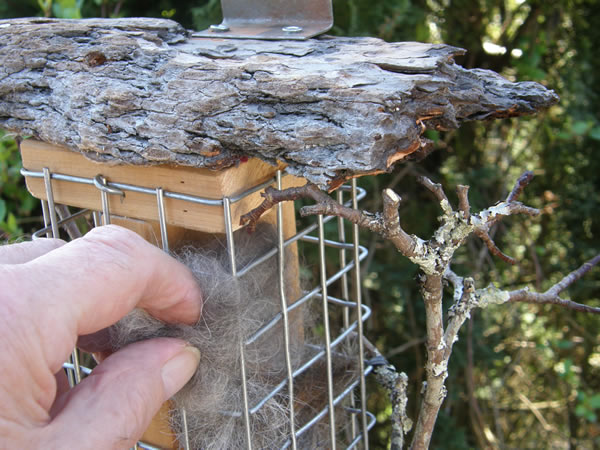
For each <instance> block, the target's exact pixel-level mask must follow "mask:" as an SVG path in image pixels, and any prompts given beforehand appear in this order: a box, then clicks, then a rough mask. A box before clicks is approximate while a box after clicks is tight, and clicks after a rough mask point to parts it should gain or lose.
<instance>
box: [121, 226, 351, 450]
mask: <svg viewBox="0 0 600 450" xmlns="http://www.w3.org/2000/svg"><path fill="white" fill-rule="evenodd" d="M235 243H236V245H235V248H236V265H237V268H238V270H241V269H243V268H244V267H245V266H247V265H248V264H250V263H251V262H252V261H254V260H255V259H257V258H258V257H260V256H261V255H263V254H264V253H266V252H267V251H269V250H270V249H272V248H274V247H275V245H276V244H275V243H276V235H275V231H274V230H273V228H272V227H270V226H261V227H259V228H258V229H257V231H256V232H255V233H253V234H248V233H247V232H245V230H241V232H239V233H236V237H235ZM174 256H176V257H177V258H178V259H179V260H180V261H182V262H183V263H184V264H186V265H187V266H188V267H189V268H190V269H191V270H192V272H193V274H194V275H195V277H196V279H197V281H198V283H199V285H200V286H201V289H202V292H203V295H204V305H203V309H202V316H201V318H200V320H199V322H198V323H196V324H195V325H193V326H190V325H184V324H176V325H173V324H166V323H164V322H161V321H159V320H157V319H155V318H153V317H151V316H150V315H149V314H147V313H146V312H144V311H142V310H134V311H133V312H131V313H130V314H129V315H127V316H126V317H125V318H123V319H122V320H121V321H119V322H118V323H117V324H116V325H114V326H113V327H111V329H110V336H111V344H112V347H113V350H118V349H119V348H122V347H124V346H126V345H128V344H130V343H132V342H136V341H140V340H143V339H149V338H153V337H160V336H168V337H177V338H181V339H184V340H186V341H187V342H189V343H190V344H191V345H194V346H196V347H197V348H198V349H199V350H200V352H201V362H200V366H199V368H198V371H197V373H196V374H195V375H194V377H193V378H192V380H190V382H189V383H188V384H187V385H186V386H185V387H184V389H182V390H181V391H180V392H179V393H178V394H177V395H175V397H173V399H172V405H173V407H174V409H173V411H172V412H171V420H172V428H173V430H174V431H175V432H176V434H178V436H179V437H181V433H182V432H183V431H182V428H183V427H182V424H181V420H180V414H179V411H180V410H181V409H182V408H184V409H185V411H186V417H187V425H188V430H189V433H188V436H189V441H190V445H191V447H192V448H194V449H202V450H211V449H238V448H239V449H241V448H246V431H245V425H244V422H243V418H242V414H241V412H242V411H243V397H242V378H241V365H240V360H241V346H240V343H241V342H245V341H247V340H248V339H249V338H250V337H251V336H253V335H254V334H255V333H256V331H257V330H259V329H260V328H261V327H262V326H264V325H265V324H266V323H269V322H270V321H271V320H272V319H273V318H274V317H276V316H277V315H278V314H280V312H281V301H280V293H279V283H278V267H277V260H278V258H277V255H275V256H273V257H271V258H269V259H268V260H266V261H265V262H263V263H261V264H259V265H258V266H257V267H256V268H254V269H252V270H250V271H249V272H248V273H247V274H245V275H244V276H241V277H234V276H232V275H231V267H230V263H229V257H228V254H227V249H226V245H225V243H224V242H223V240H220V239H215V240H214V241H213V242H212V243H211V244H210V245H208V246H205V247H202V248H198V247H196V246H194V245H186V246H184V247H182V248H181V249H179V250H178V251H176V252H175V255H174ZM291 257H292V256H291V255H287V256H286V258H287V260H288V261H290V258H291ZM286 266H290V267H291V265H290V264H286ZM295 273H296V271H293V270H287V271H286V274H285V276H286V277H288V278H289V277H290V276H296V275H294V274H295ZM289 281H290V283H289V285H290V286H292V285H293V280H289ZM287 291H288V294H291V292H289V291H290V289H287ZM310 309H311V308H297V309H295V310H294V311H291V312H290V314H289V318H290V327H289V328H290V330H291V331H290V354H291V360H292V366H293V368H294V370H296V369H297V368H299V367H301V366H302V365H303V364H304V363H305V362H306V361H308V360H310V359H311V358H312V357H313V356H314V355H316V354H317V353H318V352H320V351H322V350H323V347H322V345H320V344H319V343H318V339H317V338H315V337H314V336H313V335H312V333H311V332H310V330H311V329H313V328H315V327H313V325H314V324H315V323H316V321H318V320H319V319H318V317H317V316H316V315H311V314H310V313H309V310H310ZM317 328H318V327H317ZM283 343H284V339H283V327H282V324H281V321H279V322H278V323H277V325H275V326H273V327H272V328H271V329H270V330H268V331H266V332H264V333H263V334H262V335H261V337H260V338H258V339H257V340H256V341H255V342H254V343H252V344H250V345H246V346H244V358H245V361H246V379H247V389H248V403H249V405H250V408H252V407H254V406H255V405H257V404H258V403H259V402H260V401H262V400H263V399H264V398H265V397H266V396H267V395H268V394H269V393H270V392H272V390H273V389H274V388H275V387H276V386H277V385H279V384H280V383H281V382H282V381H284V380H286V377H287V372H286V361H285V353H284V344H283ZM339 347H342V346H339ZM344 348H345V347H344ZM334 355H335V358H334V365H333V366H334V367H333V371H334V379H335V386H336V389H335V391H336V393H338V392H341V391H342V390H343V389H344V388H345V387H346V386H347V385H348V384H349V383H350V382H352V381H353V379H355V377H356V376H357V370H356V362H355V356H354V355H352V349H350V350H348V349H346V350H344V349H343V348H337V347H336V349H335V353H334ZM294 392H295V393H294V397H295V399H294V408H295V422H296V430H297V429H298V428H299V427H301V426H302V425H304V423H306V422H307V421H308V420H310V419H311V418H312V417H313V416H314V415H315V414H316V413H318V412H319V411H320V410H322V409H323V408H324V407H325V406H326V405H327V394H326V392H327V382H326V363H325V357H321V358H320V359H319V360H318V361H317V362H316V363H315V364H314V365H313V366H312V367H311V368H309V369H308V370H306V371H305V372H304V373H302V374H301V375H299V376H298V377H297V378H295V380H294ZM346 415H347V414H345V411H343V408H336V422H337V423H338V427H337V431H336V433H337V434H339V435H340V436H342V435H344V430H343V428H344V426H345V425H347V423H348V419H347V418H345V416H346ZM289 419H290V413H289V396H288V388H287V386H285V387H284V388H283V389H281V390H280V391H279V392H278V393H277V394H276V395H274V396H272V397H271V398H270V399H268V400H267V401H266V402H265V403H264V405H263V406H262V407H261V408H259V409H258V411H256V412H255V413H254V414H251V416H250V426H251V431H252V433H251V435H252V441H253V442H252V444H253V448H260V449H274V448H280V447H281V446H282V445H283V444H284V443H285V442H286V441H287V440H288V438H289V432H290V429H289ZM327 425H328V422H327V415H325V417H324V419H322V420H321V421H320V422H319V423H318V424H317V425H316V426H314V427H312V428H311V429H310V430H309V431H308V432H306V433H304V434H303V435H302V436H301V437H299V438H298V444H299V447H300V448H327V447H329V432H328V428H327ZM179 440H180V442H182V440H181V439H179Z"/></svg>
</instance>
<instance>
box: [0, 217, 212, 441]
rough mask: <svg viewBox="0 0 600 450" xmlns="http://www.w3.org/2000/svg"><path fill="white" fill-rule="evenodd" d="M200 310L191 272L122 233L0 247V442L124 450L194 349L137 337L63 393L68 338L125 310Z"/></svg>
mask: <svg viewBox="0 0 600 450" xmlns="http://www.w3.org/2000/svg"><path fill="white" fill-rule="evenodd" d="M201 306H202V303H201V294H200V291H199V287H198V285H197V283H196V282H195V280H194V278H193V276H192V274H191V272H190V271H189V270H188V269H187V268H186V267H185V266H183V265H182V264H181V263H179V262H177V261H176V260H174V259H173V258H171V257H169V256H168V255H167V254H165V253H164V252H162V251H161V250H159V249H158V248H156V247H154V246H152V245H150V244H148V243H147V242H146V241H144V240H143V239H142V238H141V237H139V236H138V235H137V234H135V233H133V232H131V231H128V230H126V229H124V228H120V227H117V226H113V225H109V226H105V227H100V228H95V229H93V230H92V231H90V232H89V233H88V234H87V235H86V236H85V237H83V238H80V239H76V240H74V241H72V242H70V243H68V244H65V243H64V242H63V241H61V240H58V239H43V240H38V241H34V242H26V243H22V244H15V245H8V246H1V247H0V342H1V343H2V346H1V347H0V349H1V351H0V436H1V438H0V439H1V440H2V445H0V447H2V448H50V449H53V448H95V449H105V448H130V447H132V446H133V444H134V443H135V442H136V441H137V440H138V439H139V437H140V436H141V435H142V433H143V432H144V431H145V429H146V428H147V427H148V424H149V423H150V420H151V419H152V417H153V416H154V414H155V413H156V412H157V411H158V409H159V408H160V406H161V404H162V403H163V402H165V401H166V400H167V399H169V398H170V397H171V396H172V395H173V394H175V393H176V392H177V391H178V390H179V389H181V388H182V387H183V386H184V385H185V383H186V382H187V381H188V380H189V379H190V378H191V376H192V375H193V373H194V372H195V370H196V367H197V365H198V362H199V360H200V354H199V352H198V350H197V349H195V348H192V347H189V346H187V345H186V343H185V342H183V341H181V340H178V339H171V338H158V339H151V340H148V341H144V342H138V343H136V344H132V345H130V346H128V347H125V348H123V349H121V350H119V351H118V352H116V353H114V354H112V355H111V356H109V357H108V358H107V359H106V360H104V361H103V362H102V363H100V364H99V365H98V366H97V367H96V368H95V369H94V370H93V372H92V374H91V375H89V376H88V377H87V378H85V379H84V380H83V381H82V382H81V384H79V385H77V386H76V387H75V388H74V389H72V390H68V386H67V385H66V382H65V374H64V370H63V369H62V364H63V362H64V361H65V360H66V359H67V357H68V355H69V354H70V353H71V351H72V349H73V348H74V346H75V344H76V342H77V339H78V337H79V336H83V335H89V334H92V333H95V332H98V331H99V330H102V329H104V328H106V327H108V326H110V325H112V324H114V323H115V322H117V321H118V320H119V319H120V318H121V317H123V316H124V315H125V314H127V313H128V312H129V311H131V310H132V309H133V308H134V307H139V308H143V309H145V310H146V311H148V312H149V313H150V314H152V315H153V316H155V317H157V318H159V319H162V320H164V321H167V322H184V323H195V322H196V321H197V320H198V319H199V316H200V312H201Z"/></svg>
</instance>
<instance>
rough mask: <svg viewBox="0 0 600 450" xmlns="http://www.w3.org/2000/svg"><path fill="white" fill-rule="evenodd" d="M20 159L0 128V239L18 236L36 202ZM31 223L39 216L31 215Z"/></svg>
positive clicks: (11, 141) (37, 222)
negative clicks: (22, 174) (22, 175)
mask: <svg viewBox="0 0 600 450" xmlns="http://www.w3.org/2000/svg"><path fill="white" fill-rule="evenodd" d="M20 170H21V159H20V156H19V151H18V149H17V145H16V144H15V141H14V140H12V139H9V138H7V137H6V136H5V135H4V133H3V132H2V131H1V130H0V239H15V238H19V237H20V236H21V235H22V234H23V233H24V230H25V228H24V227H23V223H27V222H28V218H30V217H31V216H32V214H34V213H35V211H36V208H37V206H38V202H37V200H35V199H34V198H33V197H32V196H31V195H29V193H28V192H27V190H26V189H25V185H24V182H23V177H21V174H20V172H19V171H20ZM33 221H34V225H38V224H39V218H35V217H34V218H33Z"/></svg>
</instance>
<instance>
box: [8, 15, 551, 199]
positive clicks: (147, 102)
mask: <svg viewBox="0 0 600 450" xmlns="http://www.w3.org/2000/svg"><path fill="white" fill-rule="evenodd" d="M462 53H463V50H461V49H458V48H454V47H450V46H447V45H437V44H420V43H413V42H405V43H395V44H390V43H386V42H383V41H381V40H378V39H372V38H337V37H335V38H334V37H321V38H319V39H313V40H309V41H306V42H293V41H275V42H270V41H252V40H244V41H235V40H217V39H199V38H193V37H192V36H191V35H190V34H189V33H188V32H187V31H186V30H184V29H183V28H181V26H179V25H178V24H177V23H175V22H172V21H168V20H159V19H114V20H98V19H92V20H76V21H65V20H52V19H17V20H3V21H0V128H5V129H8V130H11V131H15V132H17V133H21V134H24V135H33V136H36V137H38V138H40V139H42V140H44V141H47V142H51V143H55V144H61V145H66V146H68V147H70V148H71V149H73V150H75V151H79V152H82V153H83V154H85V155H86V156H88V157H90V158H92V159H95V160H100V161H105V162H111V163H129V164H153V163H173V164H179V165H187V166H196V167H208V168H215V169H217V168H222V167H226V166H230V165H233V164H236V163H237V162H238V161H239V160H240V159H242V158H243V157H245V156H257V157H260V158H262V159H264V160H266V161H269V162H274V161H276V160H281V161H284V162H286V163H287V164H288V165H289V170H290V171H291V172H292V173H294V174H296V175H300V176H304V177H306V178H307V179H309V180H310V181H312V182H314V183H315V184H317V185H319V187H321V188H329V189H331V188H333V187H335V186H337V185H338V184H339V183H340V182H341V181H343V180H344V179H347V178H349V177H351V176H356V175H360V174H366V173H376V172H381V171H386V170H389V169H390V167H391V166H392V164H393V163H394V162H396V161H398V160H401V159H403V158H405V157H406V156H407V155H409V154H411V153H413V152H416V151H418V150H420V149H423V148H424V147H425V146H426V144H427V142H426V139H424V138H423V132H424V130H425V129H426V128H434V129H452V128H457V127H458V126H459V124H460V122H462V121H467V120H481V119H489V118H496V117H509V116H518V115H522V114H530V113H533V112H535V111H536V110H538V109H540V108H544V107H547V106H549V105H551V104H553V103H555V102H556V101H557V97H556V95H555V94H554V93H553V92H552V91H549V90H547V89H545V88H544V87H543V86H541V85H539V84H537V83H532V82H522V83H511V82H509V81H507V80H505V79H503V78H501V77H500V76H498V75H497V74H495V73H493V72H490V71H485V70H466V69H464V68H462V67H460V66H458V65H456V64H454V62H453V57H454V56H455V55H459V54H462Z"/></svg>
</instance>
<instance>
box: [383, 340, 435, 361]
mask: <svg viewBox="0 0 600 450" xmlns="http://www.w3.org/2000/svg"><path fill="white" fill-rule="evenodd" d="M426 340H427V336H423V337H420V338H417V339H411V340H410V341H408V342H405V343H404V344H402V345H399V346H398V347H394V348H393V349H391V350H388V351H387V352H386V354H387V355H388V357H389V358H391V357H392V356H396V355H399V354H400V353H404V352H405V351H406V350H408V349H410V348H412V347H415V346H417V345H421V344H422V343H423V342H425V341H426Z"/></svg>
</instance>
